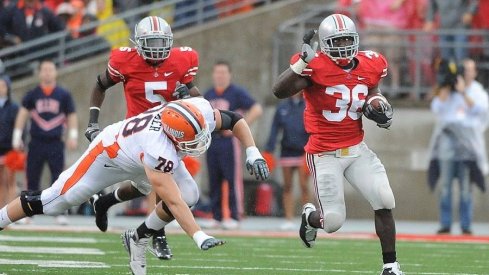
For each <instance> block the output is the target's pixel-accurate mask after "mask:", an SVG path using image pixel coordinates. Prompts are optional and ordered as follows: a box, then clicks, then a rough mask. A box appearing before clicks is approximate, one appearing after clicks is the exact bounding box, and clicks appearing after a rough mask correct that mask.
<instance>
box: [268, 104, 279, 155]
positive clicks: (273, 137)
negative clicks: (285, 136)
mask: <svg viewBox="0 0 489 275" xmlns="http://www.w3.org/2000/svg"><path fill="white" fill-rule="evenodd" d="M279 110H280V106H279V107H277V110H275V115H274V116H273V121H272V127H271V128H270V135H269V136H268V141H267V143H266V145H265V151H268V152H273V151H275V144H276V143H277V135H278V131H279V117H280V116H279V113H280V112H279Z"/></svg>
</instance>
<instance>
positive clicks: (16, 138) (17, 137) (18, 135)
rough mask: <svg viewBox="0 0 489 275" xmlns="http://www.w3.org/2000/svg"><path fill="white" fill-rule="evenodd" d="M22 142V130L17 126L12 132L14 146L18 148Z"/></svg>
mask: <svg viewBox="0 0 489 275" xmlns="http://www.w3.org/2000/svg"><path fill="white" fill-rule="evenodd" d="M21 143H22V130H21V129H17V128H15V129H14V132H13V134H12V147H14V148H18V147H20V144H21Z"/></svg>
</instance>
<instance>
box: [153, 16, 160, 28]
mask: <svg viewBox="0 0 489 275" xmlns="http://www.w3.org/2000/svg"><path fill="white" fill-rule="evenodd" d="M151 25H152V26H153V31H159V30H160V27H159V25H158V18H157V17H156V16H151Z"/></svg>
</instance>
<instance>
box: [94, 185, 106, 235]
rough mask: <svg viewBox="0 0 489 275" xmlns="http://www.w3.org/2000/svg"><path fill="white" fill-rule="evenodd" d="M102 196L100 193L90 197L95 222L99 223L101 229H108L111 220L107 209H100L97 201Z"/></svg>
mask: <svg viewBox="0 0 489 275" xmlns="http://www.w3.org/2000/svg"><path fill="white" fill-rule="evenodd" d="M99 198H100V195H99V194H95V195H93V196H92V197H91V198H90V204H91V205H92V207H93V212H94V213H95V224H96V225H97V227H98V229H100V231H102V232H105V231H107V227H108V225H109V222H108V220H107V211H105V210H102V209H100V207H97V201H98V199H99Z"/></svg>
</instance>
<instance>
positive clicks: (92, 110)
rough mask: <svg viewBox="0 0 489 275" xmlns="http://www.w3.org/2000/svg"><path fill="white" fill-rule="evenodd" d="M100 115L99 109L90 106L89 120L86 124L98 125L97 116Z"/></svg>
mask: <svg viewBox="0 0 489 275" xmlns="http://www.w3.org/2000/svg"><path fill="white" fill-rule="evenodd" d="M99 113H100V108H99V107H95V106H92V107H90V118H89V119H88V123H98V114H99Z"/></svg>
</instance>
